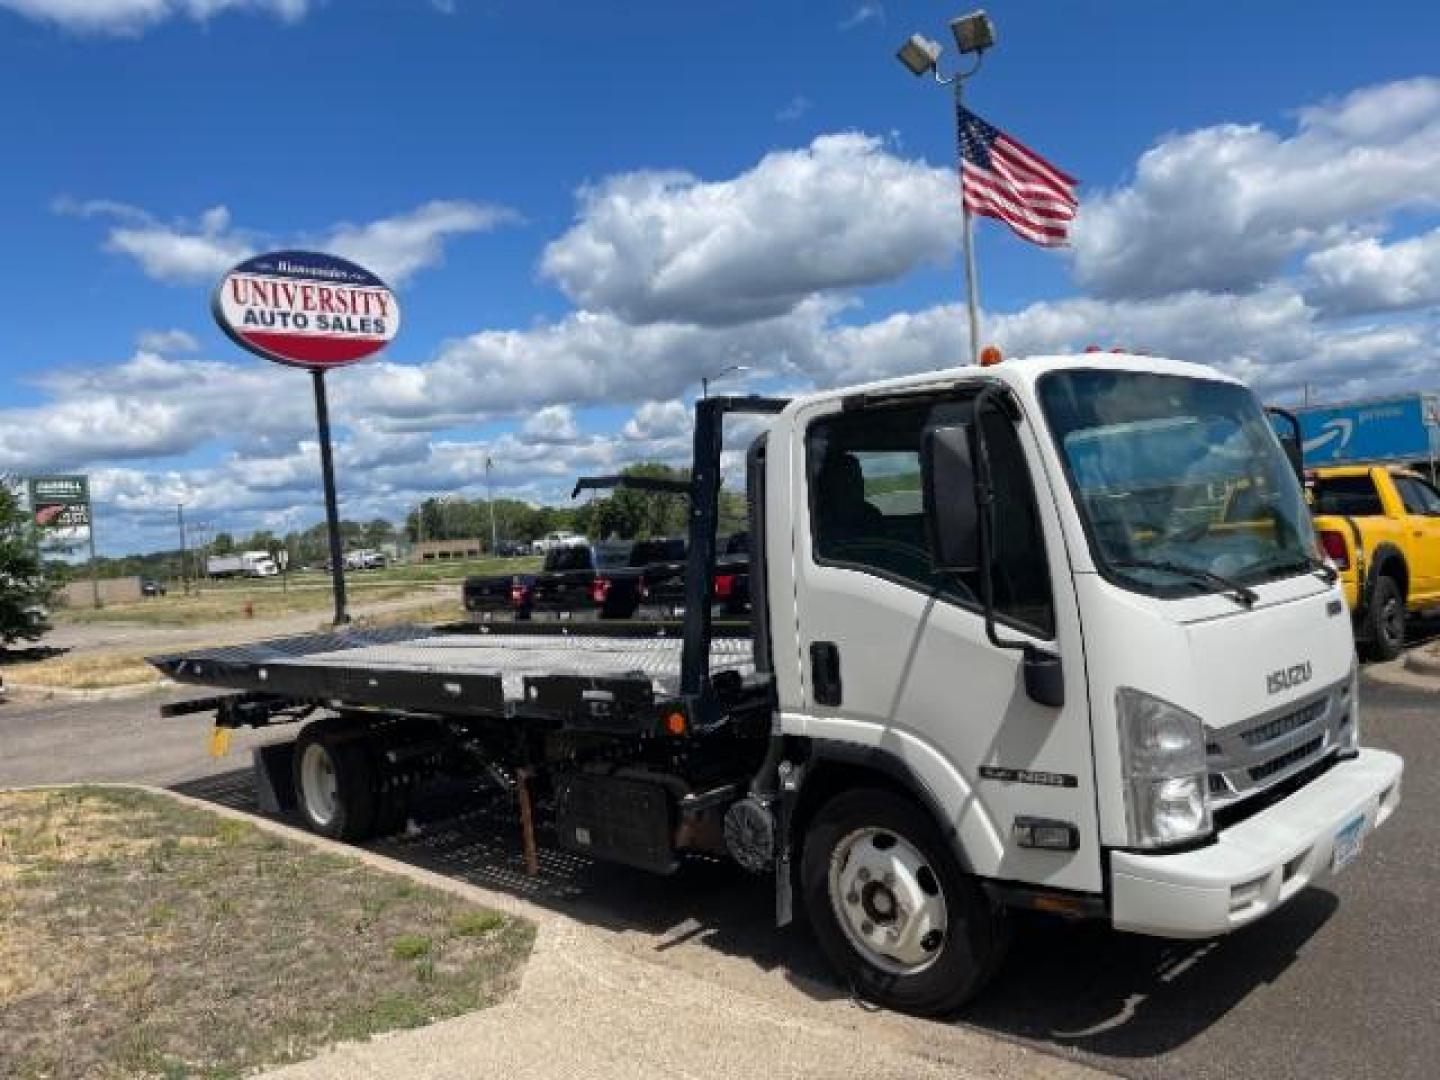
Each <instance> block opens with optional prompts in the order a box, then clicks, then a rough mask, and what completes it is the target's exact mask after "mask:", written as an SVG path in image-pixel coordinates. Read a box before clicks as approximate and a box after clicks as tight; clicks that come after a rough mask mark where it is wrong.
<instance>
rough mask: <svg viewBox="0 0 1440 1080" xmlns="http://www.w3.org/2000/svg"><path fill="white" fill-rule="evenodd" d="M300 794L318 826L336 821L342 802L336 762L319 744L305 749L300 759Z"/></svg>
mask: <svg viewBox="0 0 1440 1080" xmlns="http://www.w3.org/2000/svg"><path fill="white" fill-rule="evenodd" d="M300 792H301V794H302V795H303V796H304V797H305V809H306V811H307V812H308V813H309V814H310V817H311V818H313V819H314V821H315V823H316V824H317V825H329V824H330V822H331V821H333V820H334V819H335V810H336V807H337V806H338V804H339V801H340V798H339V785H338V784H337V783H336V782H335V762H334V760H333V759H332V758H331V757H330V751H329V750H327V749H326V748H325V747H323V746H321V745H320V744H319V743H311V744H310V745H309V746H307V747H305V753H304V754H303V755H302V756H301V758H300Z"/></svg>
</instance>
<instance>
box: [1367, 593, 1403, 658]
mask: <svg viewBox="0 0 1440 1080" xmlns="http://www.w3.org/2000/svg"><path fill="white" fill-rule="evenodd" d="M1365 631H1366V633H1365V639H1366V652H1367V653H1368V654H1369V657H1370V658H1371V659H1373V660H1394V659H1395V657H1397V656H1399V655H1400V652H1401V650H1402V649H1404V648H1405V594H1404V593H1402V592H1401V591H1400V583H1399V582H1397V581H1396V580H1395V579H1394V578H1393V577H1389V576H1388V575H1382V576H1380V577H1378V578H1376V579H1375V585H1374V588H1372V589H1371V590H1370V599H1369V602H1368V603H1367V605H1366V608H1365Z"/></svg>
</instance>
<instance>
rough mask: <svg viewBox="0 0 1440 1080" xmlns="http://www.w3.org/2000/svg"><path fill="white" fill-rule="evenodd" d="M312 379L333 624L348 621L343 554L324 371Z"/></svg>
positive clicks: (316, 372)
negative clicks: (323, 480)
mask: <svg viewBox="0 0 1440 1080" xmlns="http://www.w3.org/2000/svg"><path fill="white" fill-rule="evenodd" d="M310 375H311V377H312V378H314V380H315V421H316V423H317V425H318V426H319V428H320V471H321V473H322V474H323V476H324V478H325V522H326V524H327V525H328V526H329V531H330V581H331V584H332V586H333V587H334V591H335V625H336V626H344V625H345V624H346V623H348V622H349V621H350V616H349V615H347V614H346V613H345V555H344V552H343V551H341V544H340V509H339V506H338V505H337V503H336V499H335V461H334V459H333V457H332V455H331V453H330V405H329V403H328V402H327V401H326V400H325V370H324V369H323V368H312V369H311V371H310Z"/></svg>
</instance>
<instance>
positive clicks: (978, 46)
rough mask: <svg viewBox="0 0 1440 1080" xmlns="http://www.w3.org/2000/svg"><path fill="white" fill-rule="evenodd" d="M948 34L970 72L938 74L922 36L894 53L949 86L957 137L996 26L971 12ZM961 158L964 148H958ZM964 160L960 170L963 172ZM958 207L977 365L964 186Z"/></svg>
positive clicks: (976, 295)
mask: <svg viewBox="0 0 1440 1080" xmlns="http://www.w3.org/2000/svg"><path fill="white" fill-rule="evenodd" d="M950 32H951V34H953V35H954V37H955V47H956V48H957V49H958V50H959V51H960V55H961V56H964V55H966V54H968V53H974V54H975V66H974V67H972V68H971V69H970V70H969V71H958V70H957V71H955V72H953V73H951V74H950V75H941V74H940V54H941V52H943V51H944V50H943V46H941V44H940V43H939V42H938V41H931V40H930V39H929V38H927V37H925V36H924V35H923V34H911V35H910V38H909V40H908V41H906V42H905V44H904V45H901V46H900V51H899V52H898V53H897V54H896V55H897V56H898V57H899V60H900V62H901V63H902V64H904V65H905V67H906V68H907V69H908V70H909V71H910V74H912V75H925V74H927V73H929V74H931V75H934V77H935V81H936V82H937V83H938V84H939V85H941V86H948V87H950V88H951V90H952V92H953V93H954V95H955V119H956V135H957V139H958V136H959V119H960V116H961V109H962V107H963V106H964V88H965V80H966V79H969V78H971V77H973V76H974V75H975V74H976V72H978V71H979V70H980V65H981V64H982V63H984V61H985V50H986V49H988V48H990V47H991V46H993V45H994V44H995V24H994V23H992V22H991V21H990V16H989V15H986V14H985V12H984V11H972V12H971V13H970V14H969V15H962V16H960V17H959V18H958V19H951V20H950ZM959 150H960V154H961V156H962V159H963V155H964V153H965V149H964V147H963V146H961V147H959ZM964 167H965V166H964V162H963V160H962V161H961V163H960V168H961V169H962V170H963V169H964ZM960 205H961V209H962V215H963V217H964V231H963V234H962V243H963V245H964V251H965V302H966V307H967V308H968V309H969V314H970V360H971V363H974V364H979V363H980V282H979V279H978V278H977V277H976V275H975V236H974V232H975V230H974V217H973V215H972V214H971V213H970V207H969V206H968V205H967V204H966V201H965V185H964V183H963V182H962V183H961V185H960Z"/></svg>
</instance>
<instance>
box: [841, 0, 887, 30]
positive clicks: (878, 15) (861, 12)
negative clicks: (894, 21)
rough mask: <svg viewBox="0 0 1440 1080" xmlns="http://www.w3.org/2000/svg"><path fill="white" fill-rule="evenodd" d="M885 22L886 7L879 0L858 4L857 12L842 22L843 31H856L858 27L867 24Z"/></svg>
mask: <svg viewBox="0 0 1440 1080" xmlns="http://www.w3.org/2000/svg"><path fill="white" fill-rule="evenodd" d="M884 21H885V5H883V4H881V3H879V2H878V0H863V2H862V3H860V4H857V5H856V7H855V10H854V11H852V12H851V13H850V14H849V15H847V16H845V18H843V19H841V20H840V29H841V30H854V29H855V28H856V27H857V26H863V25H864V24H865V23H867V22H878V23H883V22H884Z"/></svg>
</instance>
